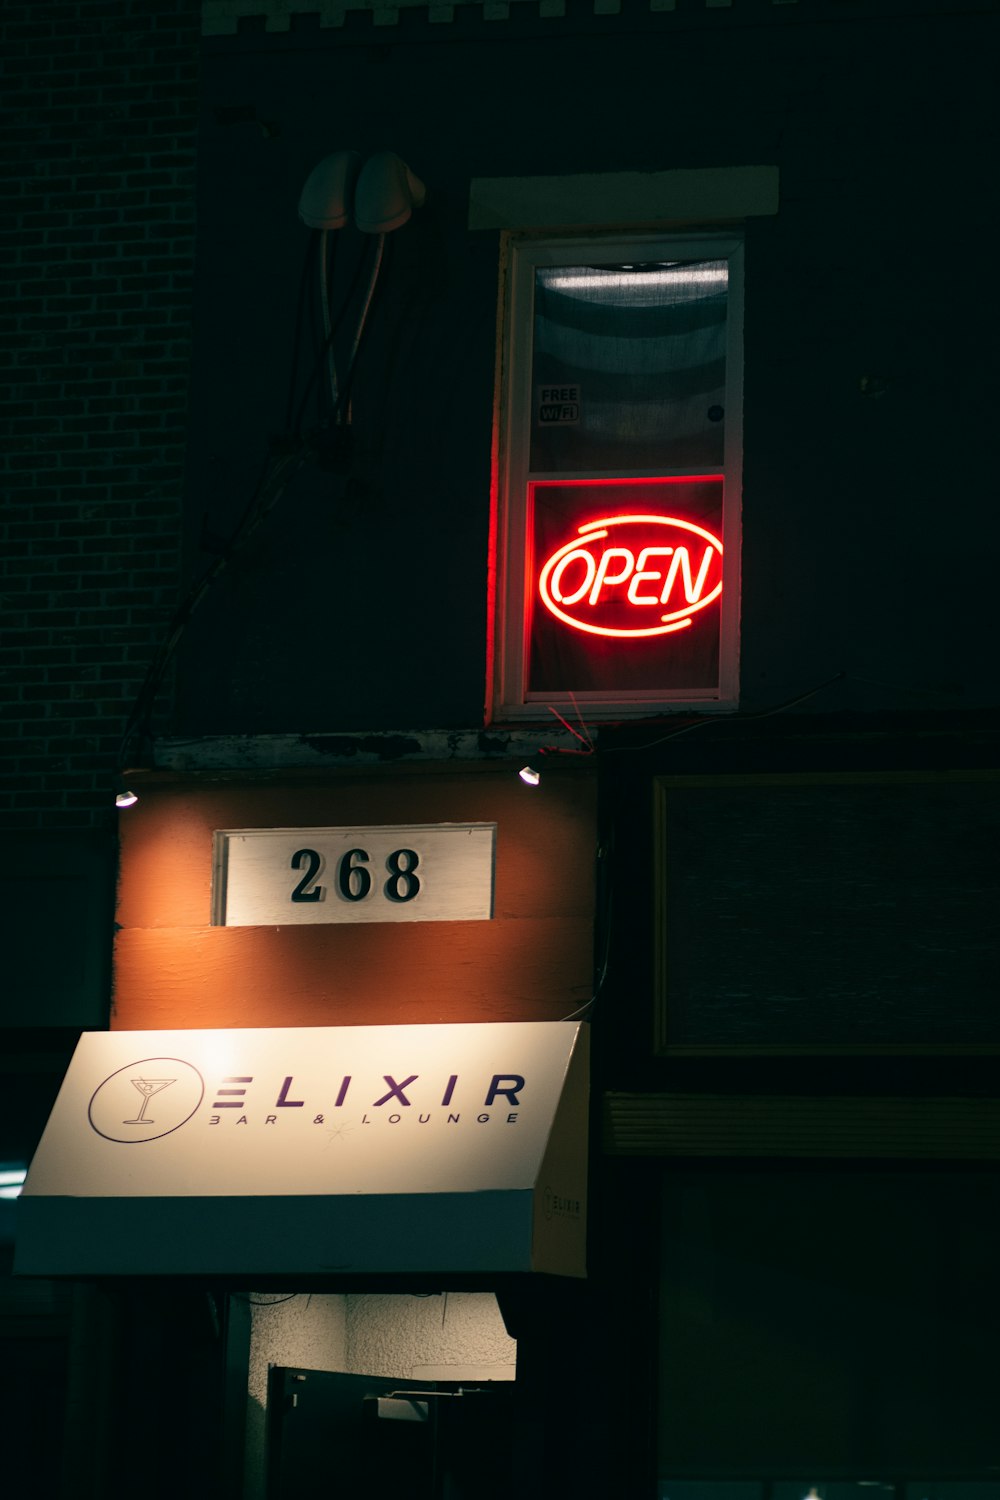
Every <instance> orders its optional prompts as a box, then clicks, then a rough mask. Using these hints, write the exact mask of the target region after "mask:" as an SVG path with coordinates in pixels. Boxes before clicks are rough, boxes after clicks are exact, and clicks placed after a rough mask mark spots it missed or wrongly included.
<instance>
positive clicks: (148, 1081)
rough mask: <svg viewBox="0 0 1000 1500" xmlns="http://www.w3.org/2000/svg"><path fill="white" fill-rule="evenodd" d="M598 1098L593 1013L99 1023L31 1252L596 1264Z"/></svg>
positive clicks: (92, 1256) (201, 1264) (51, 1127)
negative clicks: (490, 1019)
mask: <svg viewBox="0 0 1000 1500" xmlns="http://www.w3.org/2000/svg"><path fill="white" fill-rule="evenodd" d="M587 1096H588V1028H587V1027H586V1026H584V1025H580V1024H579V1023H568V1022H537V1023H534V1024H524V1023H516V1024H515V1023H497V1024H493V1025H468V1026H433V1025H431V1026H357V1027H331V1028H325V1027H324V1028H296V1029H268V1030H234V1031H233V1030H230V1031H131V1032H129V1031H118V1032H90V1033H86V1034H84V1035H83V1036H82V1037H81V1038H80V1042H79V1045H78V1046H77V1049H76V1052H75V1054H74V1056H73V1059H72V1061H71V1063H70V1066H69V1071H68V1072H67V1074H66V1078H65V1080H64V1082H63V1085H62V1088H61V1090H60V1093H59V1097H58V1098H57V1100H56V1102H55V1105H54V1107H53V1110H52V1114H51V1117H50V1119H49V1122H48V1125H47V1126H46V1129H45V1133H44V1135H43V1136H42V1140H41V1142H40V1144H39V1147H38V1151H37V1153H36V1155H35V1159H34V1161H33V1162H32V1164H31V1168H30V1171H29V1173H28V1180H27V1182H26V1184H25V1187H24V1191H23V1194H22V1196H21V1199H20V1202H19V1204H18V1228H17V1251H16V1261H15V1270H16V1271H18V1272H20V1273H23V1274H28V1275H38V1276H105V1275H109V1276H130V1275H142V1276H151V1275H153V1276H160V1275H164V1276H165V1275H171V1276H172V1275H191V1274H201V1275H240V1276H242V1275H260V1276H264V1275H268V1276H270V1275H275V1274H277V1275H286V1274H287V1275H293V1274H296V1275H297V1274H303V1273H315V1274H318V1275H338V1274H341V1275H351V1276H356V1275H358V1274H366V1273H371V1274H382V1273H390V1272H394V1273H398V1272H404V1273H408V1272H413V1273H435V1274H436V1273H448V1272H452V1273H456V1274H469V1273H473V1274H475V1273H506V1272H523V1271H544V1272H549V1273H553V1274H557V1275H568V1276H582V1275H584V1250H585V1226H586V1158H587Z"/></svg>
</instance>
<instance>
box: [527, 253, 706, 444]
mask: <svg viewBox="0 0 1000 1500" xmlns="http://www.w3.org/2000/svg"><path fill="white" fill-rule="evenodd" d="M727 286H728V267H727V264H726V262H725V261H724V260H700V261H673V262H669V261H657V262H653V263H646V264H636V265H629V264H626V265H615V266H558V267H548V268H544V269H543V268H540V269H538V270H536V272H535V317H534V349H533V360H532V438H531V469H532V471H533V472H535V473H545V472H564V471H566V470H616V469H617V470H622V469H653V468H657V467H659V468H670V469H684V468H688V469H690V468H711V469H717V468H720V467H721V465H722V451H723V427H724V422H723V415H724V408H725V380H726V303H727Z"/></svg>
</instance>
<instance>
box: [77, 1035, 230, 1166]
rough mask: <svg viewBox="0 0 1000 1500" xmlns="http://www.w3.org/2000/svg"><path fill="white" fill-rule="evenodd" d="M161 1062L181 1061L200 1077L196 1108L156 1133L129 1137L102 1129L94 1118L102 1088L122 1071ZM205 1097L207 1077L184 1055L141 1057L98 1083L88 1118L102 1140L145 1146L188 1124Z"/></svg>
mask: <svg viewBox="0 0 1000 1500" xmlns="http://www.w3.org/2000/svg"><path fill="white" fill-rule="evenodd" d="M161 1062H169V1063H179V1064H180V1066H181V1067H182V1068H189V1069H190V1071H191V1072H192V1073H193V1074H194V1075H195V1077H196V1078H197V1079H198V1082H199V1084H200V1085H201V1092H200V1093H199V1095H198V1099H197V1102H196V1104H195V1106H194V1109H192V1110H190V1111H189V1112H188V1114H186V1115H185V1116H184V1118H183V1120H178V1122H177V1124H176V1125H171V1127H170V1129H169V1130H159V1131H157V1133H156V1135H142V1136H132V1137H129V1136H120V1135H108V1133H107V1131H106V1130H102V1129H101V1128H100V1126H99V1125H97V1124H96V1122H95V1120H94V1101H95V1100H96V1098H97V1096H98V1094H99V1093H100V1092H101V1090H102V1089H103V1088H105V1087H106V1086H107V1085H108V1084H109V1083H110V1082H111V1081H112V1079H114V1078H118V1077H119V1076H120V1075H121V1074H122V1073H129V1072H131V1070H132V1069H133V1068H141V1067H142V1065H143V1063H161ZM204 1097H205V1079H204V1077H203V1075H202V1073H201V1072H200V1070H199V1069H198V1068H196V1067H195V1065H194V1063H190V1062H188V1061H187V1060H186V1059H185V1058H183V1057H140V1058H139V1059H138V1060H137V1061H136V1062H131V1063H126V1064H125V1065H124V1067H121V1068H116V1069H115V1071H114V1072H113V1073H109V1074H108V1076H107V1078H105V1079H103V1080H102V1081H101V1082H100V1083H99V1084H98V1085H97V1087H96V1089H95V1090H94V1092H93V1093H92V1094H91V1096H90V1102H89V1103H88V1105H87V1120H88V1123H89V1125H90V1128H91V1130H93V1131H94V1133H95V1134H96V1135H99V1136H100V1137H101V1139H102V1140H105V1141H114V1143H115V1145H116V1146H145V1145H148V1144H149V1142H150V1141H159V1140H162V1139H163V1137H164V1136H166V1135H173V1133H174V1131H175V1130H180V1128H181V1126H182V1125H186V1124H187V1122H188V1121H189V1120H190V1119H191V1117H192V1116H193V1115H195V1114H197V1112H198V1110H199V1109H200V1108H201V1103H202V1100H203V1099H204ZM122 1123H123V1124H124V1123H125V1122H124V1121H123V1122H122Z"/></svg>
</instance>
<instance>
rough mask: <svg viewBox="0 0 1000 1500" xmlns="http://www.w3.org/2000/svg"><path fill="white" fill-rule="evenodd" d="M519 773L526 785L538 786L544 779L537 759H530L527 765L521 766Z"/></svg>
mask: <svg viewBox="0 0 1000 1500" xmlns="http://www.w3.org/2000/svg"><path fill="white" fill-rule="evenodd" d="M517 774H518V776H520V778H521V780H522V781H523V782H524V784H525V786H537V785H538V783H539V782H540V781H541V779H542V772H541V769H540V767H539V765H538V763H537V761H529V762H528V764H527V765H526V766H522V767H521V769H520V770H519V771H518V773H517Z"/></svg>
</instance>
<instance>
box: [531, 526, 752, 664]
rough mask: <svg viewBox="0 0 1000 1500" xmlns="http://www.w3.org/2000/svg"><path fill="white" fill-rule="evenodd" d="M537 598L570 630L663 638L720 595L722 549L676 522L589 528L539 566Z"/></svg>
mask: <svg viewBox="0 0 1000 1500" xmlns="http://www.w3.org/2000/svg"><path fill="white" fill-rule="evenodd" d="M538 592H539V595H540V597H541V600H542V603H543V604H544V605H545V608H546V609H547V610H549V612H550V613H551V614H553V615H554V616H555V617H556V619H558V620H561V621H562V622H563V623H564V624H566V625H569V626H572V628H573V629H574V630H581V631H585V632H587V633H588V634H590V635H603V636H618V637H622V636H624V637H631V638H636V637H640V636H654V635H670V634H672V633H673V632H674V631H678V630H684V629H685V628H686V627H687V626H689V625H690V624H691V622H692V617H693V616H694V615H696V614H697V613H698V611H699V610H703V609H705V608H706V607H707V606H708V605H710V604H712V603H713V602H714V601H715V600H716V599H718V597H719V595H720V594H721V593H722V543H721V541H720V540H719V538H718V537H717V536H715V535H714V534H713V533H712V532H711V531H709V530H707V529H706V528H705V527H704V526H697V525H695V523H694V522H693V521H685V520H681V519H680V518H679V517H678V516H665V515H620V516H608V517H605V518H603V519H601V520H597V521H588V522H586V523H585V524H584V525H582V526H579V527H577V528H576V531H575V533H574V535H573V536H572V538H571V539H570V540H568V541H566V542H564V543H563V544H562V545H561V546H559V547H557V548H556V549H555V551H554V552H552V553H551V554H550V555H549V556H548V557H547V558H546V560H545V562H544V563H543V564H542V567H541V570H540V572H539V574H538Z"/></svg>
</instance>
